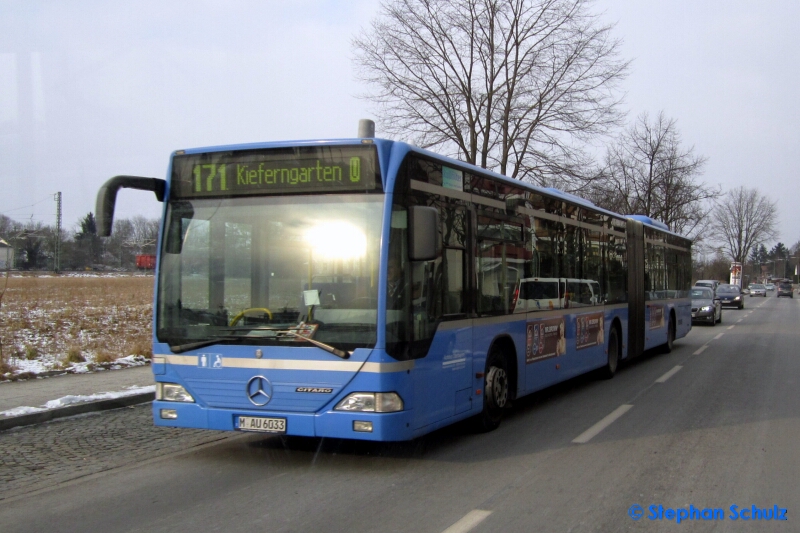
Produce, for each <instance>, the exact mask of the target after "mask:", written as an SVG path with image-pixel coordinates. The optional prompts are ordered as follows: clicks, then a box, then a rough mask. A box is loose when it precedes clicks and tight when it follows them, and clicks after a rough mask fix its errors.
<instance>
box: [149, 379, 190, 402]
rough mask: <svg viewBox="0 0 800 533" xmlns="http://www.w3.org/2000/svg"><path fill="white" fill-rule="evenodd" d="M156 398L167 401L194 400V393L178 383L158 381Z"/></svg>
mask: <svg viewBox="0 0 800 533" xmlns="http://www.w3.org/2000/svg"><path fill="white" fill-rule="evenodd" d="M156 400H162V401H165V402H190V403H192V402H194V398H192V395H191V394H189V393H188V392H187V391H186V389H184V388H183V387H181V386H180V385H178V384H177V383H156Z"/></svg>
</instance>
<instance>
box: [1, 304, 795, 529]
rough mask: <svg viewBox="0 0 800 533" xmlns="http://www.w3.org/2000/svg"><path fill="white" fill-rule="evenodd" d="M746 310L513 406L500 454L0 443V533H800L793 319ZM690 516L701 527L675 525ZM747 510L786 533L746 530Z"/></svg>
mask: <svg viewBox="0 0 800 533" xmlns="http://www.w3.org/2000/svg"><path fill="white" fill-rule="evenodd" d="M746 305H747V307H746V308H745V309H744V310H743V311H738V310H727V309H726V310H724V311H723V323H722V324H719V325H717V326H715V327H710V326H697V327H695V328H694V329H693V330H692V332H691V333H690V335H689V336H688V337H687V338H685V339H681V340H679V341H678V342H677V343H676V348H675V350H674V351H673V352H672V353H671V354H650V355H648V356H646V357H643V358H641V359H639V360H637V361H636V362H634V363H633V364H630V365H627V366H624V367H623V368H622V369H621V370H620V372H619V373H618V375H617V376H616V377H615V378H614V379H613V380H611V381H601V380H597V379H594V378H592V377H583V378H579V379H576V380H573V381H571V382H569V383H566V384H562V385H560V386H558V387H555V388H553V389H549V390H547V391H544V392H542V393H539V394H536V395H534V396H533V397H529V398H526V399H523V400H521V401H519V402H517V405H516V406H515V409H514V410H513V411H512V412H511V413H510V415H509V416H508V417H507V419H506V420H505V421H504V423H503V425H502V426H501V427H500V429H498V430H497V431H495V432H492V433H489V434H483V435H475V434H471V433H469V432H468V431H467V430H466V429H464V428H462V427H458V426H457V427H454V428H448V429H446V430H443V431H439V432H437V433H435V434H432V435H429V436H427V437H425V438H422V439H419V440H417V441H414V442H411V443H402V444H387V445H380V444H377V445H376V444H366V443H357V442H349V441H334V440H307V439H285V438H279V437H264V436H261V435H251V434H221V433H214V432H205V431H186V430H166V429H162V428H153V427H152V425H151V423H150V419H149V411H148V409H147V407H134V408H127V409H122V410H117V411H111V412H105V413H100V414H96V415H93V416H83V417H77V418H71V419H65V420H61V421H55V422H51V423H48V424H42V425H40V426H33V427H29V428H18V429H14V430H9V431H6V432H2V433H0V450H2V462H0V481H2V483H1V484H0V527H1V528H2V530H3V531H4V533H11V532H16V531H104V532H115V531H137V532H138V531H141V532H148V533H152V532H160V531H170V532H173V531H226V532H227V531H231V532H237V531H242V532H247V533H254V532H256V531H270V532H273V531H325V532H334V531H356V532H361V531H376V532H377V531H380V532H386V531H414V532H433V533H439V532H443V531H450V532H454V531H476V532H484V531H504V532H515V531H602V532H606V531H669V532H672V531H677V530H678V529H679V528H687V527H690V528H692V531H800V525H798V523H799V522H800V490H799V489H798V486H800V454H798V452H797V450H798V449H799V448H800V445H799V443H800V394H798V385H800V348H798V346H800V328H798V325H800V299H798V298H795V299H785V298H783V299H778V298H775V297H770V298H766V299H761V298H749V299H747V301H746ZM48 450H49V451H48ZM23 452H24V453H23ZM43 457H45V459H43ZM634 505H639V506H641V508H642V514H641V515H640V516H641V517H640V518H639V519H638V520H634V519H633V518H631V516H630V513H631V512H632V511H631V507H632V506H634ZM659 505H661V506H662V507H663V512H662V515H661V516H662V519H657V518H656V519H653V516H654V514H653V511H651V506H656V507H655V509H657V506H659ZM690 506H694V508H695V509H696V510H697V512H696V513H695V514H694V515H693V518H694V519H693V520H692V519H691V518H683V520H684V522H683V523H680V524H678V523H676V518H675V517H673V518H672V519H671V520H670V519H669V516H670V515H669V512H668V510H669V509H676V510H680V509H683V510H685V511H688V510H690V509H691V507H690ZM732 506H736V507H735V509H736V516H737V519H736V520H734V519H733V516H734V514H733V511H732V510H731V507H732ZM752 506H756V507H757V508H759V509H769V510H770V515H772V513H773V512H774V510H775V509H786V510H787V511H786V514H785V517H786V518H787V520H785V521H779V520H775V518H776V517H773V519H771V520H766V519H765V518H762V519H760V520H752V519H751V520H745V519H744V518H745V517H747V518H752V515H753V514H754V513H753V508H752ZM706 509H710V510H713V509H721V510H722V517H723V518H720V515H719V514H716V515H714V512H713V511H705V512H704V510H706ZM742 509H746V512H745V513H743V515H742V514H741V513H740V511H741V510H742ZM635 511H636V509H635V508H634V510H633V514H634V515H636V512H635ZM656 513H657V511H656ZM717 513H719V512H717ZM777 514H778V515H780V514H783V513H782V512H781V511H779V512H778V513H777ZM655 516H656V517H657V516H658V515H657V514H656V515H655ZM704 516H705V517H707V518H709V519H707V520H704V519H703V518H704ZM711 518H716V519H711ZM686 520H691V522H692V523H690V524H687V523H686V522H685V521H686ZM448 528H450V529H448Z"/></svg>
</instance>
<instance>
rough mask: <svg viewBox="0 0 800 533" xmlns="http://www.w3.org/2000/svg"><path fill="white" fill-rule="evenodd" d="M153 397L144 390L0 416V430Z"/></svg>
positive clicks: (140, 401)
mask: <svg viewBox="0 0 800 533" xmlns="http://www.w3.org/2000/svg"><path fill="white" fill-rule="evenodd" d="M154 398H155V393H154V392H145V393H142V394H131V395H130V396H122V397H120V398H111V399H108V400H97V401H93V402H83V403H76V404H73V405H67V406H66V407H58V408H56V409H49V410H47V411H39V412H37V413H29V414H26V415H20V416H11V417H8V418H0V431H4V430H6V429H11V428H15V427H20V426H30V425H33V424H41V423H42V422H48V421H50V420H55V419H57V418H64V417H67V416H75V415H81V414H84V413H93V412H96V411H106V410H108V409H119V408H120V407H128V406H129V405H137V404H140V403H147V402H152V401H153V399H154Z"/></svg>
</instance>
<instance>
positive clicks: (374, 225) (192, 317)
mask: <svg viewBox="0 0 800 533" xmlns="http://www.w3.org/2000/svg"><path fill="white" fill-rule="evenodd" d="M382 206H383V195H381V194H364V193H361V194H337V195H319V196H309V195H303V196H271V197H262V196H258V197H256V196H251V197H239V198H228V199H207V198H195V199H187V200H180V201H173V202H171V203H170V205H169V206H168V211H167V219H166V226H165V228H164V238H163V243H162V254H161V264H160V271H159V285H158V286H159V291H158V296H157V298H158V301H157V310H158V314H157V318H156V323H157V337H158V340H159V341H161V342H166V343H169V344H170V345H171V346H175V345H184V344H186V343H198V342H203V341H209V342H214V341H218V342H220V343H228V344H258V345H263V344H266V345H274V344H276V343H279V344H281V345H286V346H302V347H305V346H308V344H307V343H305V342H303V340H302V339H300V338H298V337H297V334H298V333H299V334H300V335H303V336H306V337H310V338H313V339H314V340H317V341H320V342H324V343H328V344H330V345H332V346H336V347H337V348H341V349H346V350H352V349H355V348H358V347H371V346H373V345H374V343H375V338H376V324H377V278H378V275H377V272H378V268H377V265H378V257H379V243H380V230H381V212H382V209H383V208H382ZM287 332H289V333H287Z"/></svg>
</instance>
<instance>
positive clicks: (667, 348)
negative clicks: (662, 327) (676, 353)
mask: <svg viewBox="0 0 800 533" xmlns="http://www.w3.org/2000/svg"><path fill="white" fill-rule="evenodd" d="M711 325H712V326H713V325H714V323H713V322H712V324H711ZM674 344H675V321H674V320H673V319H672V315H671V314H670V315H669V325H668V326H667V342H665V343H664V353H670V352H672V348H673V346H674Z"/></svg>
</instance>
